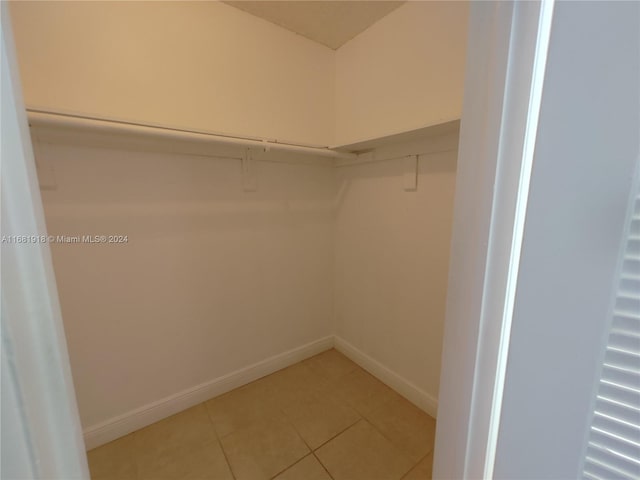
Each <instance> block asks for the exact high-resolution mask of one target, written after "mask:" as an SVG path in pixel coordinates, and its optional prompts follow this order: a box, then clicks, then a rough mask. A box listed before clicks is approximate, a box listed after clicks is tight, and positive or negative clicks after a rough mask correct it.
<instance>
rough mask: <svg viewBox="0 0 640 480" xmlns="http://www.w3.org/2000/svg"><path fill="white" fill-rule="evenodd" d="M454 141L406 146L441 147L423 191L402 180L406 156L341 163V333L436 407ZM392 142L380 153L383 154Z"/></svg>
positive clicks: (424, 169) (422, 170)
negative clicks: (411, 188) (405, 185)
mask: <svg viewBox="0 0 640 480" xmlns="http://www.w3.org/2000/svg"><path fill="white" fill-rule="evenodd" d="M456 147H457V134H454V135H449V136H447V137H444V138H440V139H437V140H436V139H432V140H431V141H427V142H423V144H422V146H421V147H418V146H415V145H414V146H413V147H411V148H408V149H406V150H405V151H406V153H419V152H441V153H432V154H430V155H424V156H421V157H420V161H419V178H418V189H417V191H415V192H407V191H404V189H403V183H402V182H403V175H404V173H405V164H404V162H403V161H402V160H392V161H388V162H380V163H372V164H365V165H358V166H349V167H342V168H339V169H338V171H337V189H338V201H337V210H336V224H335V291H336V294H335V295H336V297H335V314H334V315H335V327H334V328H335V332H336V335H338V336H339V337H340V338H342V339H343V340H345V341H346V342H348V343H349V344H351V345H352V346H353V347H355V348H356V349H358V350H359V351H360V352H362V353H364V354H365V355H367V356H369V357H370V358H371V359H373V360H374V361H376V362H378V363H380V364H382V365H383V366H384V367H386V368H387V369H388V370H390V371H391V372H393V373H394V374H395V376H397V377H399V379H401V384H403V386H404V387H407V386H408V385H409V384H410V385H411V386H413V387H415V389H413V392H412V394H414V395H415V394H416V393H417V395H416V396H414V397H413V398H412V400H413V401H418V402H420V404H421V406H422V407H423V408H426V409H427V410H428V411H430V413H432V414H435V408H436V402H437V398H438V385H439V378H440V377H439V375H440V356H441V349H442V332H443V326H444V317H445V301H446V290H447V272H448V263H449V245H450V240H451V224H452V220H453V195H454V188H455V176H456V156H457V152H456ZM384 150H385V149H379V150H378V151H377V152H376V156H378V158H385V153H384ZM389 151H393V149H389ZM396 151H398V150H396ZM389 155H391V156H396V155H394V154H392V153H389ZM410 390H412V389H411V388H410ZM402 393H405V392H402Z"/></svg>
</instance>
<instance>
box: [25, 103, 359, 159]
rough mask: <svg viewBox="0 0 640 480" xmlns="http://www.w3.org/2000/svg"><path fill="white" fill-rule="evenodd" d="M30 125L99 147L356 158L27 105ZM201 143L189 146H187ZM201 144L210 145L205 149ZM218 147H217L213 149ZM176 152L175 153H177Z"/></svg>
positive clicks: (40, 133)
mask: <svg viewBox="0 0 640 480" xmlns="http://www.w3.org/2000/svg"><path fill="white" fill-rule="evenodd" d="M27 118H28V120H29V125H30V127H31V128H32V131H34V133H35V135H36V136H37V138H38V139H40V140H42V141H45V142H47V141H50V142H55V141H64V140H69V141H70V140H78V139H79V137H82V140H83V141H82V142H81V143H83V144H87V143H89V144H97V145H100V146H121V147H125V148H126V147H134V148H141V147H142V148H145V147H149V148H151V149H153V150H155V149H156V148H153V147H161V148H162V147H166V146H167V142H171V144H172V145H173V147H174V148H173V150H174V151H175V148H176V146H177V147H178V152H179V153H183V151H184V153H192V154H193V153H196V154H201V155H207V154H208V152H212V153H213V155H211V156H215V157H218V156H219V157H225V158H239V153H238V152H239V150H238V149H239V148H245V149H246V148H250V149H252V150H258V151H263V152H268V151H271V150H273V151H278V152H290V153H295V154H302V155H305V156H311V157H322V158H325V159H327V158H328V159H344V160H347V159H355V158H357V155H356V154H354V153H349V152H344V151H336V150H333V149H331V148H329V147H323V146H317V145H303V144H296V143H287V142H281V141H278V140H273V139H263V138H255V137H242V136H236V135H226V134H221V133H214V132H206V131H198V130H188V129H182V128H173V127H167V126H162V125H152V124H143V123H137V122H128V121H122V120H113V119H104V118H95V117H89V116H83V115H75V114H68V113H62V112H54V111H46V110H39V109H34V108H27ZM190 144H191V145H194V146H198V148H196V149H195V151H194V149H193V148H187V149H185V146H186V145H190ZM202 147H209V150H206V149H204V150H203V148H202ZM211 147H215V150H210V149H211ZM225 148H226V150H225ZM178 152H176V153H178Z"/></svg>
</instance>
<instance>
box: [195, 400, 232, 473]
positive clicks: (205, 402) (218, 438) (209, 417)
mask: <svg viewBox="0 0 640 480" xmlns="http://www.w3.org/2000/svg"><path fill="white" fill-rule="evenodd" d="M213 398H216V397H213ZM209 400H213V399H212V398H210V399H209ZM209 400H206V401H204V402H202V405H203V406H204V410H205V412H207V418H208V419H209V424H210V425H211V428H212V429H213V433H214V435H215V436H216V440H217V441H218V446H219V447H220V451H221V452H222V456H223V457H224V461H225V462H227V467H229V473H231V478H233V480H236V474H235V473H234V472H233V467H232V466H231V462H230V461H229V458H228V457H227V452H225V451H224V447H223V446H222V441H221V440H220V435H218V431H217V430H216V426H215V425H214V424H213V420H211V415H209V408H208V407H207V402H208V401H209Z"/></svg>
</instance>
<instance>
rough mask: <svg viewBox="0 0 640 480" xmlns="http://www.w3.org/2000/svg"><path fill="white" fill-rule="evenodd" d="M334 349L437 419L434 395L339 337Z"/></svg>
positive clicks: (436, 404)
mask: <svg viewBox="0 0 640 480" xmlns="http://www.w3.org/2000/svg"><path fill="white" fill-rule="evenodd" d="M334 347H335V349H336V350H338V351H339V352H340V353H342V354H344V355H345V356H347V357H349V358H350V359H351V360H353V361H354V362H355V363H357V364H358V365H360V366H361V367H362V368H364V369H365V370H366V371H368V372H369V373H370V374H371V375H373V376H374V377H376V378H377V379H378V380H380V381H381V382H382V383H384V384H386V385H387V386H389V387H391V388H392V389H393V390H395V391H396V392H398V393H399V394H400V395H402V396H403V397H405V398H406V399H407V400H409V401H410V402H411V403H413V404H414V405H416V406H417V407H418V408H420V409H421V410H423V411H425V412H426V413H427V414H429V415H431V416H432V417H433V418H436V417H437V414H438V400H437V399H436V398H435V397H434V396H433V395H430V394H428V393H427V392H425V391H424V390H421V389H420V388H418V387H416V386H415V385H414V384H413V383H411V382H410V381H408V380H407V379H405V378H403V377H401V376H400V375H398V374H397V373H395V372H393V371H391V370H389V369H388V368H387V367H385V366H384V365H382V364H381V363H380V362H378V361H377V360H374V359H373V358H371V357H370V356H369V355H367V354H366V353H364V352H362V351H360V350H358V349H357V348H356V347H354V346H353V345H351V344H350V343H349V342H347V341H346V340H344V339H343V338H341V337H339V336H337V335H336V336H335V337H334Z"/></svg>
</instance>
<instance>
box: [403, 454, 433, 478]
mask: <svg viewBox="0 0 640 480" xmlns="http://www.w3.org/2000/svg"><path fill="white" fill-rule="evenodd" d="M432 452H433V449H431V450H429V452H428V453H427V454H426V455H425V456H424V457H422V458H421V459H420V460H418V461H417V463H416V464H415V465H414V466H413V467H411V468H410V469H409V471H408V472H407V473H405V474H404V475H403V476H402V477H400V480H402V479H403V478H407V475H409V474H410V473H411V472H413V471H414V470H415V469H416V467H417V466H418V465H419V464H420V462H421V461H423V460H424V459H425V458H427V457H428V456H429V455H430V454H431V453H432Z"/></svg>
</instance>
